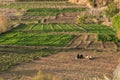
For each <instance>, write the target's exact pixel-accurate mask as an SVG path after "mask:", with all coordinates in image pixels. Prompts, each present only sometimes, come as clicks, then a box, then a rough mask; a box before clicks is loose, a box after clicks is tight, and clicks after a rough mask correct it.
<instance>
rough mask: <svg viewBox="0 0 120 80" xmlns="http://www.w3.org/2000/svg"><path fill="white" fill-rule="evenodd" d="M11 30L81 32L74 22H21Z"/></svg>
mask: <svg viewBox="0 0 120 80" xmlns="http://www.w3.org/2000/svg"><path fill="white" fill-rule="evenodd" d="M13 31H28V32H29V31H36V32H83V30H82V29H80V28H79V27H78V26H77V25H76V24H28V25H27V24H22V25H20V26H19V27H17V28H16V29H14V30H13Z"/></svg>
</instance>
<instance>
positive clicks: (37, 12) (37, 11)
mask: <svg viewBox="0 0 120 80" xmlns="http://www.w3.org/2000/svg"><path fill="white" fill-rule="evenodd" d="M85 10H86V9H85V8H32V9H28V10H27V12H28V13H27V14H26V15H27V16H55V15H56V14H60V13H65V12H81V11H85Z"/></svg>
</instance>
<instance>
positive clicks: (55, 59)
mask: <svg viewBox="0 0 120 80" xmlns="http://www.w3.org/2000/svg"><path fill="white" fill-rule="evenodd" d="M78 53H79V54H83V55H84V56H87V55H90V56H93V57H94V58H95V59H93V60H88V59H78V60H76V59H75V56H76V55H77V54H78ZM119 56H120V54H119V52H96V51H85V50H70V51H64V52H59V53H57V54H54V55H51V56H48V57H44V58H40V59H39V60H35V61H32V62H30V63H26V64H21V65H18V66H16V67H12V68H11V69H10V70H9V71H7V72H3V73H0V77H2V78H13V76H18V75H19V76H25V77H27V78H28V77H29V79H28V80H30V78H32V77H34V76H35V75H36V73H37V72H38V71H43V72H46V73H50V74H53V75H56V76H61V77H63V78H64V79H65V80H83V79H84V78H86V79H87V80H88V78H93V77H100V78H103V75H104V74H105V75H107V76H110V77H111V76H112V74H113V71H114V69H115V68H116V66H117V65H118V58H119ZM16 80H17V79H16ZM26 80H27V79H26Z"/></svg>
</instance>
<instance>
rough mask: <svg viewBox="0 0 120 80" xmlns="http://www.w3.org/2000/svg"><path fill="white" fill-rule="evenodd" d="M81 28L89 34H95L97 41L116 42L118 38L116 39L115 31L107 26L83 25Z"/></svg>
mask: <svg viewBox="0 0 120 80" xmlns="http://www.w3.org/2000/svg"><path fill="white" fill-rule="evenodd" d="M82 27H83V28H85V29H86V30H87V31H88V32H89V33H97V34H98V40H102V41H118V38H117V37H116V31H114V30H113V29H112V28H110V27H108V26H105V25H100V24H91V25H83V26H82Z"/></svg>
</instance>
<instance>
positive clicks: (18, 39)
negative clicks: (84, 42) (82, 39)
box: [0, 32, 74, 46]
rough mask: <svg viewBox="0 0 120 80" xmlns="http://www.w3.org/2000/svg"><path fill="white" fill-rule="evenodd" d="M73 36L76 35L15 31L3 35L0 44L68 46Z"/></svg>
mask: <svg viewBox="0 0 120 80" xmlns="http://www.w3.org/2000/svg"><path fill="white" fill-rule="evenodd" d="M73 38H74V35H64V34H63V35H62V34H39V33H29V32H17V33H14V32H13V33H8V34H3V35H1V36H0V44H1V45H27V46H66V45H67V44H68V43H69V41H70V40H72V39H73Z"/></svg>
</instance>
